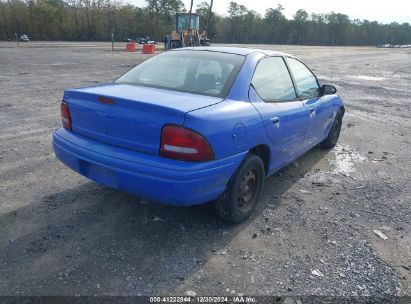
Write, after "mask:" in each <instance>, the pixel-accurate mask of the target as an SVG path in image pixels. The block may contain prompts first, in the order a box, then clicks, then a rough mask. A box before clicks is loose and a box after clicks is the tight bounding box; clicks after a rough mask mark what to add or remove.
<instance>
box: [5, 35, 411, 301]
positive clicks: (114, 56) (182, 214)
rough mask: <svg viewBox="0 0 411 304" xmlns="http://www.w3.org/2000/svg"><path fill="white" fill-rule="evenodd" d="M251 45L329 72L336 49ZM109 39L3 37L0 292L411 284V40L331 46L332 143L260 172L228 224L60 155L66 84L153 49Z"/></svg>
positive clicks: (99, 78) (110, 74) (89, 80)
mask: <svg viewBox="0 0 411 304" xmlns="http://www.w3.org/2000/svg"><path fill="white" fill-rule="evenodd" d="M117 47H118V49H120V48H121V47H122V45H117ZM259 47H261V48H270V49H276V50H280V51H286V52H289V53H292V54H294V55H297V56H299V57H300V58H301V59H303V60H304V61H305V62H306V63H307V64H308V65H310V66H311V67H313V69H314V71H315V72H316V73H317V74H318V75H319V76H320V78H321V79H322V80H323V81H325V82H330V75H331V48H327V47H297V46H262V45H260V46H259ZM110 48H111V45H110V44H104V43H88V44H84V43H55V44H53V43H30V44H28V45H26V44H24V47H21V48H16V47H15V43H13V42H8V43H7V42H2V43H0V295H140V294H142V295H158V294H161V295H171V294H172V295H182V294H184V293H185V292H187V291H194V292H195V293H196V294H197V295H237V294H239V293H240V294H244V295H266V294H271V295H272V294H275V295H290V296H298V297H300V296H304V295H327V296H336V297H340V298H348V297H357V296H372V297H374V296H384V297H387V298H391V299H392V296H394V295H396V296H406V295H411V274H410V268H411V251H410V250H411V223H410V220H411V217H410V214H411V206H410V199H411V187H410V186H411V183H410V181H411V178H410V171H411V152H410V151H411V149H410V148H411V145H410V140H411V108H410V107H411V103H410V100H411V99H410V96H411V49H377V48H340V47H337V48H335V49H334V76H333V82H334V84H335V85H336V86H337V88H338V90H339V93H340V94H341V95H342V97H343V98H344V100H345V103H346V116H345V119H344V124H343V130H342V134H341V138H340V142H339V145H338V146H337V147H336V148H335V149H334V150H332V151H324V150H321V149H319V148H315V149H313V150H312V151H310V152H308V153H307V154H306V155H305V156H303V157H301V158H300V159H298V160H297V161H296V162H294V163H293V164H291V165H289V166H288V167H286V168H285V169H283V170H282V171H281V172H279V173H278V174H276V175H274V176H272V177H270V178H268V179H267V180H266V185H265V189H264V193H263V199H262V203H261V206H260V208H259V210H258V212H257V214H256V215H255V216H254V217H253V218H252V219H250V220H249V221H248V222H247V223H244V224H241V225H236V226H235V225H228V224H226V223H224V222H222V221H220V220H219V219H218V218H217V217H216V215H215V213H214V209H213V207H212V206H211V205H203V206H197V207H191V208H182V209H179V208H173V207H169V206H163V205H159V204H155V203H152V202H147V201H144V200H140V199H139V198H137V197H133V196H131V195H128V194H125V193H120V192H117V191H114V190H111V189H109V188H106V187H103V186H100V185H97V184H95V183H94V182H91V181H89V180H87V179H86V178H83V177H81V176H80V175H78V174H76V173H74V172H72V171H70V170H69V169H67V168H66V167H64V166H63V165H62V164H61V163H60V162H59V161H57V160H56V158H55V156H54V153H53V151H52V147H51V135H52V133H53V131H54V130H56V129H57V128H59V127H60V125H61V122H60V114H59V111H60V110H59V107H60V100H61V96H62V93H63V90H64V89H65V88H70V87H77V86H84V85H91V84H94V83H99V82H107V81H111V80H113V79H114V78H116V77H117V76H118V75H120V74H122V73H123V72H125V71H127V70H128V69H130V68H131V67H133V66H134V65H136V64H137V63H138V62H140V61H141V60H143V59H145V58H147V55H141V54H140V53H126V52H123V51H119V50H116V51H115V52H113V53H112V52H111V51H110ZM373 230H378V231H380V232H382V233H383V234H384V235H385V236H386V237H387V239H386V240H383V239H382V238H381V237H379V236H378V235H377V234H376V233H375V232H374V231H373Z"/></svg>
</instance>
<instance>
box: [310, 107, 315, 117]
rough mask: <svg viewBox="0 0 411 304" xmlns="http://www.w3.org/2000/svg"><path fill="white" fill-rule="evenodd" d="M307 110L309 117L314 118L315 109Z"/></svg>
mask: <svg viewBox="0 0 411 304" xmlns="http://www.w3.org/2000/svg"><path fill="white" fill-rule="evenodd" d="M309 109H310V117H311V118H313V117H314V116H315V109H314V108H311V107H310V108H309Z"/></svg>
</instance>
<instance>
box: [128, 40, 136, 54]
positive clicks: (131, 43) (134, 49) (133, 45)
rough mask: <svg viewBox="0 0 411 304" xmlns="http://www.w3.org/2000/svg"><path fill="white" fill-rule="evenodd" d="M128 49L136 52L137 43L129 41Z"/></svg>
mask: <svg viewBox="0 0 411 304" xmlns="http://www.w3.org/2000/svg"><path fill="white" fill-rule="evenodd" d="M126 51H127V52H135V51H136V43H135V42H127V44H126Z"/></svg>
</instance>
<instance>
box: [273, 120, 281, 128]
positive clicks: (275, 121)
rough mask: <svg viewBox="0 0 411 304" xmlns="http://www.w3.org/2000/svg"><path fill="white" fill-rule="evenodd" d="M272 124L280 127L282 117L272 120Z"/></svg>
mask: <svg viewBox="0 0 411 304" xmlns="http://www.w3.org/2000/svg"><path fill="white" fill-rule="evenodd" d="M271 122H272V123H273V125H274V126H275V127H276V128H279V127H280V117H273V118H271Z"/></svg>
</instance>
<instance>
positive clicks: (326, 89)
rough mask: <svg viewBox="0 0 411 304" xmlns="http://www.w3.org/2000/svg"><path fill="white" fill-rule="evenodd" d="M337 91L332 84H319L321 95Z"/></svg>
mask: <svg viewBox="0 0 411 304" xmlns="http://www.w3.org/2000/svg"><path fill="white" fill-rule="evenodd" d="M335 93H337V88H336V87H335V86H333V85H332V84H323V85H322V86H321V95H333V94H335Z"/></svg>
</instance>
